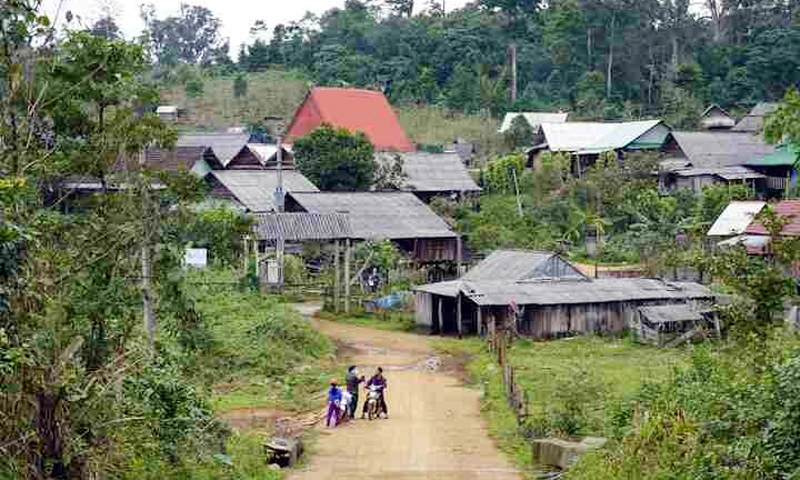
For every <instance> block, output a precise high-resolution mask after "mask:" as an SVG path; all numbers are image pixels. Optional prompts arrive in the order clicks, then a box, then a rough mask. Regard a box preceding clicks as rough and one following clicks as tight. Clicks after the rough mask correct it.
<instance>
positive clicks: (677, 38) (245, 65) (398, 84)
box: [223, 0, 800, 127]
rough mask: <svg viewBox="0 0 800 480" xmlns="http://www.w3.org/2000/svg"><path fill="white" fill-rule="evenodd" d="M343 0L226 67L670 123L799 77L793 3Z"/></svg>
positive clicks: (454, 105) (756, 96) (428, 99)
mask: <svg viewBox="0 0 800 480" xmlns="http://www.w3.org/2000/svg"><path fill="white" fill-rule="evenodd" d="M344 3H345V6H344V8H335V9H332V10H329V11H327V12H324V13H322V14H319V15H314V14H308V15H307V16H306V17H304V18H302V19H297V21H296V22H292V23H290V24H287V25H271V24H269V21H268V19H265V20H266V23H265V22H257V24H256V25H255V28H256V33H265V34H266V35H264V38H267V37H269V40H260V39H259V40H255V41H254V43H252V44H250V45H247V46H241V48H240V51H239V54H238V62H237V64H236V65H232V64H229V65H227V66H223V67H224V68H231V69H232V68H238V69H240V70H247V71H250V72H257V71H261V70H265V69H266V68H267V67H268V66H270V65H280V66H282V67H283V68H287V69H296V70H299V71H302V72H305V73H306V74H308V75H309V76H310V78H311V79H313V81H314V82H316V83H317V84H325V85H354V86H368V87H374V88H380V89H383V90H384V91H385V92H386V93H387V94H388V95H389V96H390V99H391V100H392V102H393V103H396V104H402V103H414V104H431V103H435V104H440V105H445V106H447V107H448V108H450V109H453V110H458V111H462V112H465V113H474V112H477V111H479V110H482V109H485V110H488V111H490V112H491V113H492V114H495V115H496V114H499V113H502V112H504V111H506V110H509V109H516V110H519V109H538V110H556V109H568V110H570V111H573V112H575V113H576V114H577V115H576V117H581V118H593V119H598V118H607V119H610V118H630V117H642V116H661V117H664V118H665V119H667V120H668V123H671V124H673V126H675V127H686V126H690V125H691V124H692V122H693V121H694V118H695V117H696V115H697V113H698V112H699V111H700V110H702V108H703V106H704V105H705V104H707V103H709V102H715V103H718V104H720V105H721V106H723V107H726V108H731V109H733V110H735V111H740V109H741V108H744V107H746V106H748V105H752V104H753V103H754V102H757V101H760V100H776V99H778V98H780V97H781V96H782V95H783V93H784V91H785V89H786V88H787V87H788V86H791V85H793V84H794V83H795V82H797V81H798V80H800V69H798V66H800V48H798V44H800V25H798V23H797V20H796V18H797V9H798V8H800V7H798V6H797V4H796V2H783V1H779V2H776V1H726V2H717V1H714V0H704V1H702V2H694V3H692V2H689V1H688V0H639V1H633V0H555V1H551V2H536V1H532V0H478V1H476V2H474V3H473V4H471V5H470V6H468V7H466V8H464V9H461V10H454V11H448V12H447V13H446V14H444V13H443V12H442V10H441V7H442V5H441V4H440V2H438V1H433V2H430V8H429V9H427V10H426V11H424V12H423V13H420V14H416V15H413V16H411V15H409V14H408V12H410V11H411V10H412V5H413V3H414V2H413V0H398V1H392V2H385V3H384V2H377V1H372V0H363V1H359V0H347V1H346V2H344ZM441 3H443V2H441ZM511 45H516V51H517V72H518V79H517V89H518V97H517V98H518V99H517V100H516V101H511V100H510V99H509V87H510V80H511V75H510V74H511V69H510V68H509V62H508V50H509V46H511Z"/></svg>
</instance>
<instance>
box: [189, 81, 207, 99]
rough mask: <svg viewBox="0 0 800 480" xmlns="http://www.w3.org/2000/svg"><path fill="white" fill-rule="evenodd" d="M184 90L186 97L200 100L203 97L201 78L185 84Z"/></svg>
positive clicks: (203, 85) (203, 88)
mask: <svg viewBox="0 0 800 480" xmlns="http://www.w3.org/2000/svg"><path fill="white" fill-rule="evenodd" d="M184 89H185V90H186V96H187V97H189V98H200V97H202V96H203V91H204V90H205V82H204V81H203V79H202V77H200V76H196V77H194V78H191V79H189V80H188V81H187V82H186V85H185V86H184Z"/></svg>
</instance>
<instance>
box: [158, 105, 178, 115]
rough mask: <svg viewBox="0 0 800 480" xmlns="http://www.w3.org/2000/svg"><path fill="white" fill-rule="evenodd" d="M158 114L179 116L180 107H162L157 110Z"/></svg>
mask: <svg viewBox="0 0 800 480" xmlns="http://www.w3.org/2000/svg"><path fill="white" fill-rule="evenodd" d="M156 113H158V114H161V113H163V114H168V113H175V114H177V113H178V107H177V105H161V106H159V107H158V108H156Z"/></svg>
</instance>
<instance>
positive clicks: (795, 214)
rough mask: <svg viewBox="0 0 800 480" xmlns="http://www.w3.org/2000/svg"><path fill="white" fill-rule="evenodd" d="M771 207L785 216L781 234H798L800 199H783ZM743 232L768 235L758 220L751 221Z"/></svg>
mask: <svg viewBox="0 0 800 480" xmlns="http://www.w3.org/2000/svg"><path fill="white" fill-rule="evenodd" d="M772 208H773V209H774V210H775V213H776V214H778V215H780V216H782V217H786V220H787V223H786V224H785V225H784V226H783V230H782V231H781V234H782V235H787V236H792V237H797V236H800V200H783V201H782V202H779V203H778V204H777V205H773V206H772ZM745 233H748V234H751V235H768V233H767V229H766V228H764V225H762V224H761V222H758V221H754V222H753V223H751V224H750V225H749V226H748V227H747V229H746V230H745Z"/></svg>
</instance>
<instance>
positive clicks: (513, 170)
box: [484, 154, 525, 193]
mask: <svg viewBox="0 0 800 480" xmlns="http://www.w3.org/2000/svg"><path fill="white" fill-rule="evenodd" d="M524 169H525V155H522V154H512V155H506V156H505V157H500V158H498V159H495V160H492V161H491V162H489V164H488V165H486V173H485V174H484V181H485V182H486V186H487V187H489V189H490V190H492V191H494V192H501V193H515V185H514V175H515V174H516V178H517V182H519V180H520V178H521V177H522V172H523V171H524Z"/></svg>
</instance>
